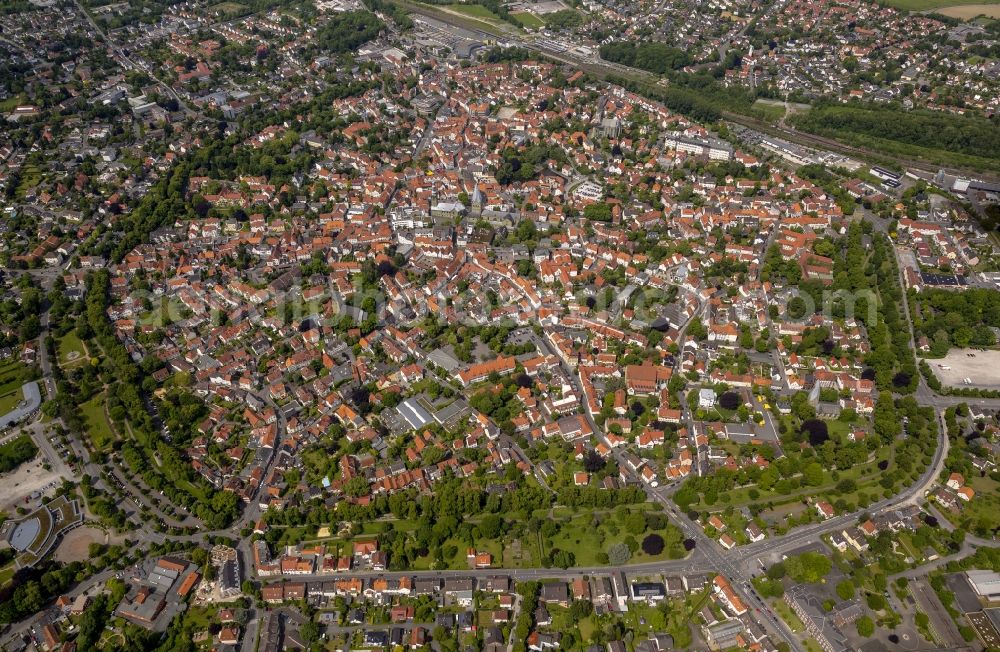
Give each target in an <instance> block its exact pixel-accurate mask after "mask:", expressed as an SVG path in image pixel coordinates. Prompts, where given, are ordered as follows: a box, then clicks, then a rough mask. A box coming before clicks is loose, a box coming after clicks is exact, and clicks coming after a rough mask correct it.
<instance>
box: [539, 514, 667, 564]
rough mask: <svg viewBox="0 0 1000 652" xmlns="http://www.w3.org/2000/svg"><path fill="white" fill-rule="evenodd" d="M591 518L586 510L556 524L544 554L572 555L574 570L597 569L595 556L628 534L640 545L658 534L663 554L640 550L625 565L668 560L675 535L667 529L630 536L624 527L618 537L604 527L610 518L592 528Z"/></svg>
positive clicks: (597, 562) (597, 561)
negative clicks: (569, 553)
mask: <svg viewBox="0 0 1000 652" xmlns="http://www.w3.org/2000/svg"><path fill="white" fill-rule="evenodd" d="M593 517H594V514H593V512H591V511H589V510H587V511H585V512H583V513H582V514H580V515H578V516H576V517H574V518H572V519H570V520H569V521H568V522H563V523H560V528H559V532H558V533H557V534H556V535H555V537H554V538H553V539H552V540H550V541H546V542H545V549H546V551H548V550H551V549H552V548H559V549H560V550H565V551H567V552H572V553H573V555H574V556H575V558H576V565H577V566H600V565H601V561H600V560H599V559H598V555H599V554H600V553H602V552H607V550H608V548H610V547H611V546H613V545H614V544H616V543H620V542H623V541H624V540H625V538H626V537H627V536H629V534H633V535H634V536H635V538H636V540H637V541H639V542H640V543H642V540H643V539H644V538H646V537H647V536H649V535H650V534H659V535H660V536H662V537H663V539H664V542H665V543H666V545H665V546H664V548H663V552H661V553H660V554H658V555H647V554H646V553H645V552H643V551H642V549H641V548H640V549H639V550H637V551H636V552H635V553H634V554H633V555H632V557H631V559H629V563H630V564H639V563H644V562H649V561H661V560H665V559H670V549H671V543H674V542H675V541H673V540H672V538H673V539H676V538H677V536H678V532H677V531H675V530H671V529H669V528H667V529H663V530H655V531H650V530H647V531H646V532H644V533H642V534H641V535H640V534H634V533H630V532H628V531H627V530H626V529H625V528H624V527H621V526H619V528H618V533H617V534H612V533H611V532H610V531H609V529H608V527H607V523H608V522H609V521H610V520H611V519H612V518H613V517H612V516H611V515H610V514H608V515H607V517H606V518H605V519H604V521H603V522H602V523H601V525H600V526H598V527H596V528H595V527H594V525H593ZM677 543H679V542H677Z"/></svg>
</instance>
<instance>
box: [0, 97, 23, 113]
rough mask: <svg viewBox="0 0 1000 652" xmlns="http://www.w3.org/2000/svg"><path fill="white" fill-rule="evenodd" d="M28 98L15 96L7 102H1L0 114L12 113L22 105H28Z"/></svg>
mask: <svg viewBox="0 0 1000 652" xmlns="http://www.w3.org/2000/svg"><path fill="white" fill-rule="evenodd" d="M27 102H28V98H27V97H25V96H24V95H15V96H14V97H8V98H7V99H6V100H3V101H2V102H0V113H10V112H11V111H13V110H14V109H16V108H17V107H18V106H20V105H22V104H27Z"/></svg>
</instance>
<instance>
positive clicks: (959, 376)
mask: <svg viewBox="0 0 1000 652" xmlns="http://www.w3.org/2000/svg"><path fill="white" fill-rule="evenodd" d="M927 364H929V365H930V367H931V370H933V371H934V373H935V374H937V377H938V378H939V379H941V382H942V384H944V385H950V386H952V387H984V388H988V389H1000V371H998V370H1000V351H994V350H988V351H978V350H976V349H952V350H951V351H950V352H949V353H948V355H946V356H945V357H944V358H942V359H940V360H928V361H927ZM945 367H947V368H945ZM967 378H968V379H969V380H970V381H971V382H969V383H966V382H965V379H967Z"/></svg>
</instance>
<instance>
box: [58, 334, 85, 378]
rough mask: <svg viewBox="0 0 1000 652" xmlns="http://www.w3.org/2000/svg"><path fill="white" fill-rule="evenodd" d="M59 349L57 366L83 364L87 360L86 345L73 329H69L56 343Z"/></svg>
mask: <svg viewBox="0 0 1000 652" xmlns="http://www.w3.org/2000/svg"><path fill="white" fill-rule="evenodd" d="M56 349H57V350H58V351H59V366H61V367H62V368H64V369H66V368H69V367H75V366H77V365H80V364H83V362H85V361H86V360H87V347H86V345H84V343H83V340H81V339H80V338H79V337H78V336H77V334H76V333H75V332H74V331H69V332H68V333H66V334H65V335H63V336H62V337H60V338H59V341H58V342H57V343H56Z"/></svg>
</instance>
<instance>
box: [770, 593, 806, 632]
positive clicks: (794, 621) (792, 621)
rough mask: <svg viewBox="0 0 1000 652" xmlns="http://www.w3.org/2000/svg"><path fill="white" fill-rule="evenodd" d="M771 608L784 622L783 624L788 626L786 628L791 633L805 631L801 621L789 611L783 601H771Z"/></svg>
mask: <svg viewBox="0 0 1000 652" xmlns="http://www.w3.org/2000/svg"><path fill="white" fill-rule="evenodd" d="M771 607H772V608H773V609H774V612H775V613H776V614H778V615H779V616H780V617H781V619H782V620H783V621H785V624H786V625H788V628H789V629H791V630H792V631H793V632H796V633H798V632H801V631H802V630H804V629H805V626H804V625H803V624H802V620H801V619H800V618H799V617H798V616H797V615H796V614H795V612H794V611H792V610H791V608H790V607H789V606H788V605H787V604H786V603H785V601H784V600H774V601H772V602H771Z"/></svg>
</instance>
